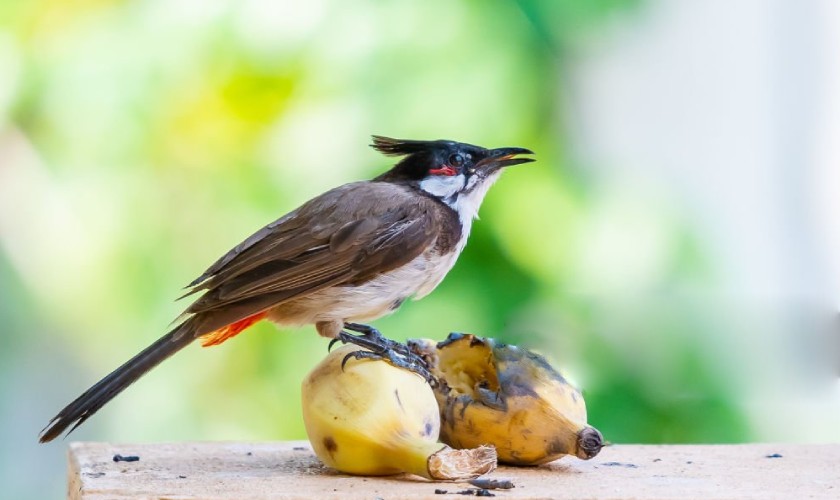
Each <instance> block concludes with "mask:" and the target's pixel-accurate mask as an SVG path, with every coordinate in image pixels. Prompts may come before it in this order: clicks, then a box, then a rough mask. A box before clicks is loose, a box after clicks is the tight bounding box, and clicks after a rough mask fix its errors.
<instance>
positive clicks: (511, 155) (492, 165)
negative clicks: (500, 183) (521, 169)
mask: <svg viewBox="0 0 840 500" xmlns="http://www.w3.org/2000/svg"><path fill="white" fill-rule="evenodd" d="M532 154H534V152H533V151H531V150H530V149H525V148H497V149H491V150H489V151H488V152H487V156H486V157H484V158H482V159H481V160H480V161H479V162H478V163H476V165H475V167H476V168H478V169H481V170H497V169H500V168H502V167H509V166H511V165H519V164H520V163H530V162H532V161H536V160H535V159H534V158H517V157H516V156H517V155H532Z"/></svg>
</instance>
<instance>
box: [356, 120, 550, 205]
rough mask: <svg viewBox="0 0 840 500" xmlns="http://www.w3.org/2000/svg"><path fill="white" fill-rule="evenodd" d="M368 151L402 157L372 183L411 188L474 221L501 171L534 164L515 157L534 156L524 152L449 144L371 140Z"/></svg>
mask: <svg viewBox="0 0 840 500" xmlns="http://www.w3.org/2000/svg"><path fill="white" fill-rule="evenodd" d="M371 147H373V148H374V149H376V150H377V151H379V152H381V153H383V154H385V155H388V156H402V157H403V159H402V160H400V162H399V163H397V164H396V165H395V166H394V167H393V168H392V169H391V170H389V171H387V172H385V173H384V174H382V175H380V176H379V177H377V178H375V179H374V180H375V181H385V182H402V183H407V184H410V185H412V186H415V187H417V188H418V189H420V190H422V191H424V192H426V193H427V194H429V195H431V196H434V197H436V198H438V199H440V200H441V201H443V202H444V203H446V204H447V205H449V206H450V207H452V208H453V209H455V210H456V211H458V212H459V213H460V214H462V215H469V216H470V217H475V215H476V213H477V211H478V206H479V205H480V204H481V201H482V200H483V199H484V195H485V194H486V193H487V190H488V189H489V188H490V186H491V185H492V184H493V182H495V181H496V179H498V177H499V175H500V174H501V172H502V170H503V169H504V167H509V166H511V165H519V164H521V163H528V162H532V161H534V159H533V158H519V157H518V155H523V154H526V155H532V154H534V153H533V152H532V151H530V150H528V149H525V148H497V149H487V148H483V147H481V146H474V145H472V144H465V143H462V142H455V141H448V140H437V141H416V140H406V139H391V138H389V137H381V136H373V144H372V145H371ZM462 218H463V217H462Z"/></svg>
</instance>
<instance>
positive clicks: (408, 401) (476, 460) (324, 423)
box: [301, 345, 496, 479]
mask: <svg viewBox="0 0 840 500" xmlns="http://www.w3.org/2000/svg"><path fill="white" fill-rule="evenodd" d="M358 350H360V348H359V347H357V346H353V345H346V346H343V347H341V348H340V349H336V350H334V351H332V352H331V353H330V354H329V355H328V356H327V357H326V358H325V359H324V360H323V361H321V363H320V364H318V366H316V367H315V368H314V369H313V370H312V371H311V372H310V373H309V375H307V377H306V378H305V379H304V381H303V385H302V391H301V396H302V399H303V420H304V425H305V427H306V433H307V435H308V436H309V442H310V443H311V444H312V448H313V450H314V451H315V454H316V455H317V456H318V458H320V459H321V460H322V461H323V462H324V463H325V464H326V465H328V466H329V467H332V468H334V469H336V470H339V471H341V472H345V473H348V474H358V475H390V474H399V473H402V472H409V473H411V474H416V475H418V476H423V477H426V478H429V479H468V478H473V477H476V476H479V475H481V474H485V473H487V472H490V471H492V470H493V469H495V467H496V452H495V450H494V449H493V448H492V447H490V446H481V447H476V448H475V449H463V450H462V449H459V450H454V449H452V448H450V447H449V446H446V445H444V444H441V443H440V442H438V435H439V432H440V414H439V411H438V406H437V401H436V399H435V395H434V392H433V391H432V388H431V386H430V385H429V384H428V383H427V382H426V381H425V380H424V379H423V378H422V377H420V376H419V375H417V374H415V373H413V372H410V371H408V370H405V369H402V368H397V367H395V366H393V365H391V364H389V363H388V362H386V361H382V360H375V359H374V360H371V359H356V360H354V359H348V360H347V363H346V364H345V365H344V366H342V364H343V363H342V362H343V361H344V359H345V357H347V355H348V354H350V353H352V352H354V351H358Z"/></svg>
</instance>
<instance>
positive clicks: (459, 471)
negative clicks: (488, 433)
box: [404, 442, 497, 480]
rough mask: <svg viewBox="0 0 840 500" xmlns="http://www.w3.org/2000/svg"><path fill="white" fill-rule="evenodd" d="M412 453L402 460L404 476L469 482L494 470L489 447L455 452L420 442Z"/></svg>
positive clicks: (434, 444)
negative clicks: (413, 475) (408, 474)
mask: <svg viewBox="0 0 840 500" xmlns="http://www.w3.org/2000/svg"><path fill="white" fill-rule="evenodd" d="M412 450H413V452H414V453H411V454H410V455H409V456H406V457H405V462H404V465H405V466H406V472H410V473H412V474H416V475H418V476H422V477H425V478H427V479H437V480H459V479H471V478H474V477H478V476H480V475H482V474H487V473H488V472H491V471H493V470H494V469H495V468H496V462H497V457H496V448H494V447H492V446H479V447H478V448H473V449H467V450H455V449H452V448H450V447H449V446H446V445H443V444H440V443H432V442H424V443H423V444H422V445H419V443H418V446H417V447H412Z"/></svg>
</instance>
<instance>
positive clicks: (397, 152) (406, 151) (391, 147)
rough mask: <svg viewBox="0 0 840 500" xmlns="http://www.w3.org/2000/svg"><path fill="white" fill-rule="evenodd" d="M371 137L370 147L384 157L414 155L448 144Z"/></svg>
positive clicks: (377, 136) (379, 136)
mask: <svg viewBox="0 0 840 500" xmlns="http://www.w3.org/2000/svg"><path fill="white" fill-rule="evenodd" d="M372 137H373V144H371V145H370V147H372V148H373V149H375V150H377V151H379V152H380V153H382V154H384V155H386V156H405V155H410V154H414V153H421V152H424V151H428V150H430V149H433V148H434V147H436V146H440V145H441V144H442V143H445V142H449V141H415V140H410V139H393V138H391V137H383V136H381V135H374V136H372Z"/></svg>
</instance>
